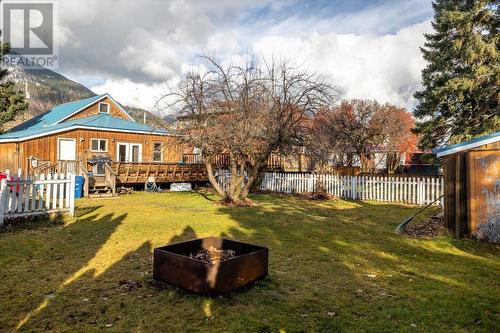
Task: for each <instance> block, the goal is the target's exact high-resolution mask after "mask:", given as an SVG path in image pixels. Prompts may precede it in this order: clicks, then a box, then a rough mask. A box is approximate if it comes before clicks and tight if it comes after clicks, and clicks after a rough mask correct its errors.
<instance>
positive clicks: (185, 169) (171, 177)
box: [111, 163, 208, 185]
mask: <svg viewBox="0 0 500 333" xmlns="http://www.w3.org/2000/svg"><path fill="white" fill-rule="evenodd" d="M111 169H112V170H113V171H114V172H115V174H116V183H117V185H134V184H144V183H145V182H146V181H147V180H148V178H149V177H154V181H155V182H156V183H176V182H179V183H180V182H204V181H208V177H207V170H206V168H205V165H204V164H178V163H113V164H112V165H111Z"/></svg>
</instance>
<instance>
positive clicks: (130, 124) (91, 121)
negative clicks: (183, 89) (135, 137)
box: [0, 113, 169, 141]
mask: <svg viewBox="0 0 500 333" xmlns="http://www.w3.org/2000/svg"><path fill="white" fill-rule="evenodd" d="M73 128H83V129H85V128H89V129H100V130H111V131H122V132H132V133H133V132H142V133H148V134H158V135H166V134H169V132H168V131H166V130H165V129H158V128H154V127H151V126H148V125H145V124H140V123H137V122H134V121H130V120H126V119H122V118H117V117H113V116H111V115H110V114H107V113H100V114H96V115H92V116H89V117H84V118H79V119H74V120H69V121H65V122H61V123H58V124H55V125H52V126H45V127H39V126H32V127H29V128H27V129H24V130H19V131H11V132H8V133H5V134H3V135H0V141H4V140H5V141H11V140H12V141H16V140H24V139H28V138H32V137H39V136H44V135H48V134H50V133H52V132H63V131H65V130H70V129H73Z"/></svg>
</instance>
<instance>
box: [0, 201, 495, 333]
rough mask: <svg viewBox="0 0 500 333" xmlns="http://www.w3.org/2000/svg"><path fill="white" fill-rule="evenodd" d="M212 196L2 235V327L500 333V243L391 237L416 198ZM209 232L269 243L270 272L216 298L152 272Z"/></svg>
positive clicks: (87, 209) (108, 206)
mask: <svg viewBox="0 0 500 333" xmlns="http://www.w3.org/2000/svg"><path fill="white" fill-rule="evenodd" d="M215 199H216V198H215V197H213V196H211V195H202V194H199V193H161V194H158V193H156V194H147V193H136V194H133V195H129V196H122V197H119V198H115V199H94V200H88V199H82V200H79V201H77V209H76V217H75V218H74V219H72V220H65V221H64V223H62V224H57V223H48V224H42V226H41V227H38V228H37V227H33V225H32V224H30V225H29V227H27V228H23V227H22V226H16V227H15V228H12V229H10V230H5V231H3V232H2V233H0V314H1V315H0V331H12V330H15V329H16V328H19V329H20V330H22V331H41V330H52V331H85V332H89V331H97V330H102V329H106V330H109V331H117V332H124V331H137V332H141V331H162V332H177V331H188V332H189V331H191V332H199V331H207V332H335V331H370V332H382V331H384V332H390V331H420V332H421V331H433V332H439V331H443V332H444V331H455V332H467V331H484V332H492V331H499V330H500V326H499V320H500V318H499V316H500V314H499V309H500V288H499V283H498V281H499V280H498V276H499V273H500V260H499V259H500V251H499V247H498V245H493V244H485V243H477V242H474V241H467V240H460V241H457V240H454V239H452V238H450V237H445V236H443V237H439V238H437V239H432V240H418V239H411V238H407V237H404V236H400V235H396V234H394V228H395V227H396V226H397V225H398V224H399V223H400V222H401V221H402V220H403V219H404V218H405V217H407V216H409V215H411V214H412V213H414V212H416V211H417V210H418V208H417V207H411V206H398V205H388V204H377V203H373V202H368V203H361V202H353V201H342V200H338V201H326V202H310V201H301V200H298V199H296V198H293V197H288V196H272V195H257V196H254V197H253V200H255V201H256V202H257V204H258V205H257V206H255V207H244V208H227V207H222V206H219V205H217V204H216V203H215ZM431 213H432V212H431V211H429V212H427V213H426V214H424V216H422V217H421V218H425V216H428V215H429V214H431ZM210 235H214V236H224V237H230V238H235V239H238V240H242V241H246V242H252V243H256V244H259V245H264V246H267V247H269V248H270V264H269V270H270V274H269V276H268V277H267V278H265V279H263V280H261V281H259V282H258V283H256V284H255V285H253V286H251V287H247V288H244V289H242V290H240V291H237V292H234V293H231V294H229V295H227V296H223V297H214V298H208V297H201V296H198V295H194V294H191V293H187V292H184V291H182V290H180V289H177V288H175V287H171V286H165V285H161V284H157V283H154V282H153V281H152V251H153V248H155V247H157V246H161V245H165V244H167V243H170V242H177V241H182V240H188V239H192V238H195V237H205V236H210ZM124 281H126V283H124Z"/></svg>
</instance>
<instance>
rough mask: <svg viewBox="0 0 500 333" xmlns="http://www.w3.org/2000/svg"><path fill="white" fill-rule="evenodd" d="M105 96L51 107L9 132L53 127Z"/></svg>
mask: <svg viewBox="0 0 500 333" xmlns="http://www.w3.org/2000/svg"><path fill="white" fill-rule="evenodd" d="M105 95H106V94H103V95H97V96H93V97H89V98H84V99H80V100H78V101H74V102H69V103H64V104H60V105H58V106H55V107H53V108H52V109H50V110H49V111H46V112H44V113H42V114H40V115H38V116H36V117H34V118H31V119H30V120H28V121H25V122H24V123H22V124H19V125H17V126H16V127H14V128H12V129H11V130H10V132H14V131H20V130H25V129H28V128H43V127H46V126H51V125H54V124H56V123H57V122H58V121H60V120H62V119H64V118H66V117H68V116H70V115H71V114H73V113H75V112H76V111H78V110H80V109H82V108H84V107H86V106H87V105H90V104H92V103H94V102H96V101H98V100H99V99H101V98H102V97H104V96H105Z"/></svg>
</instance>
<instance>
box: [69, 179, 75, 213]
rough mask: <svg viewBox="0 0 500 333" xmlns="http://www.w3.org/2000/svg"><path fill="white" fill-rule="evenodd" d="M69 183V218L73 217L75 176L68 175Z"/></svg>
mask: <svg viewBox="0 0 500 333" xmlns="http://www.w3.org/2000/svg"><path fill="white" fill-rule="evenodd" d="M69 178H70V180H71V182H70V186H69V193H68V194H69V216H70V217H74V216H75V175H74V174H70V176H69Z"/></svg>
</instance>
